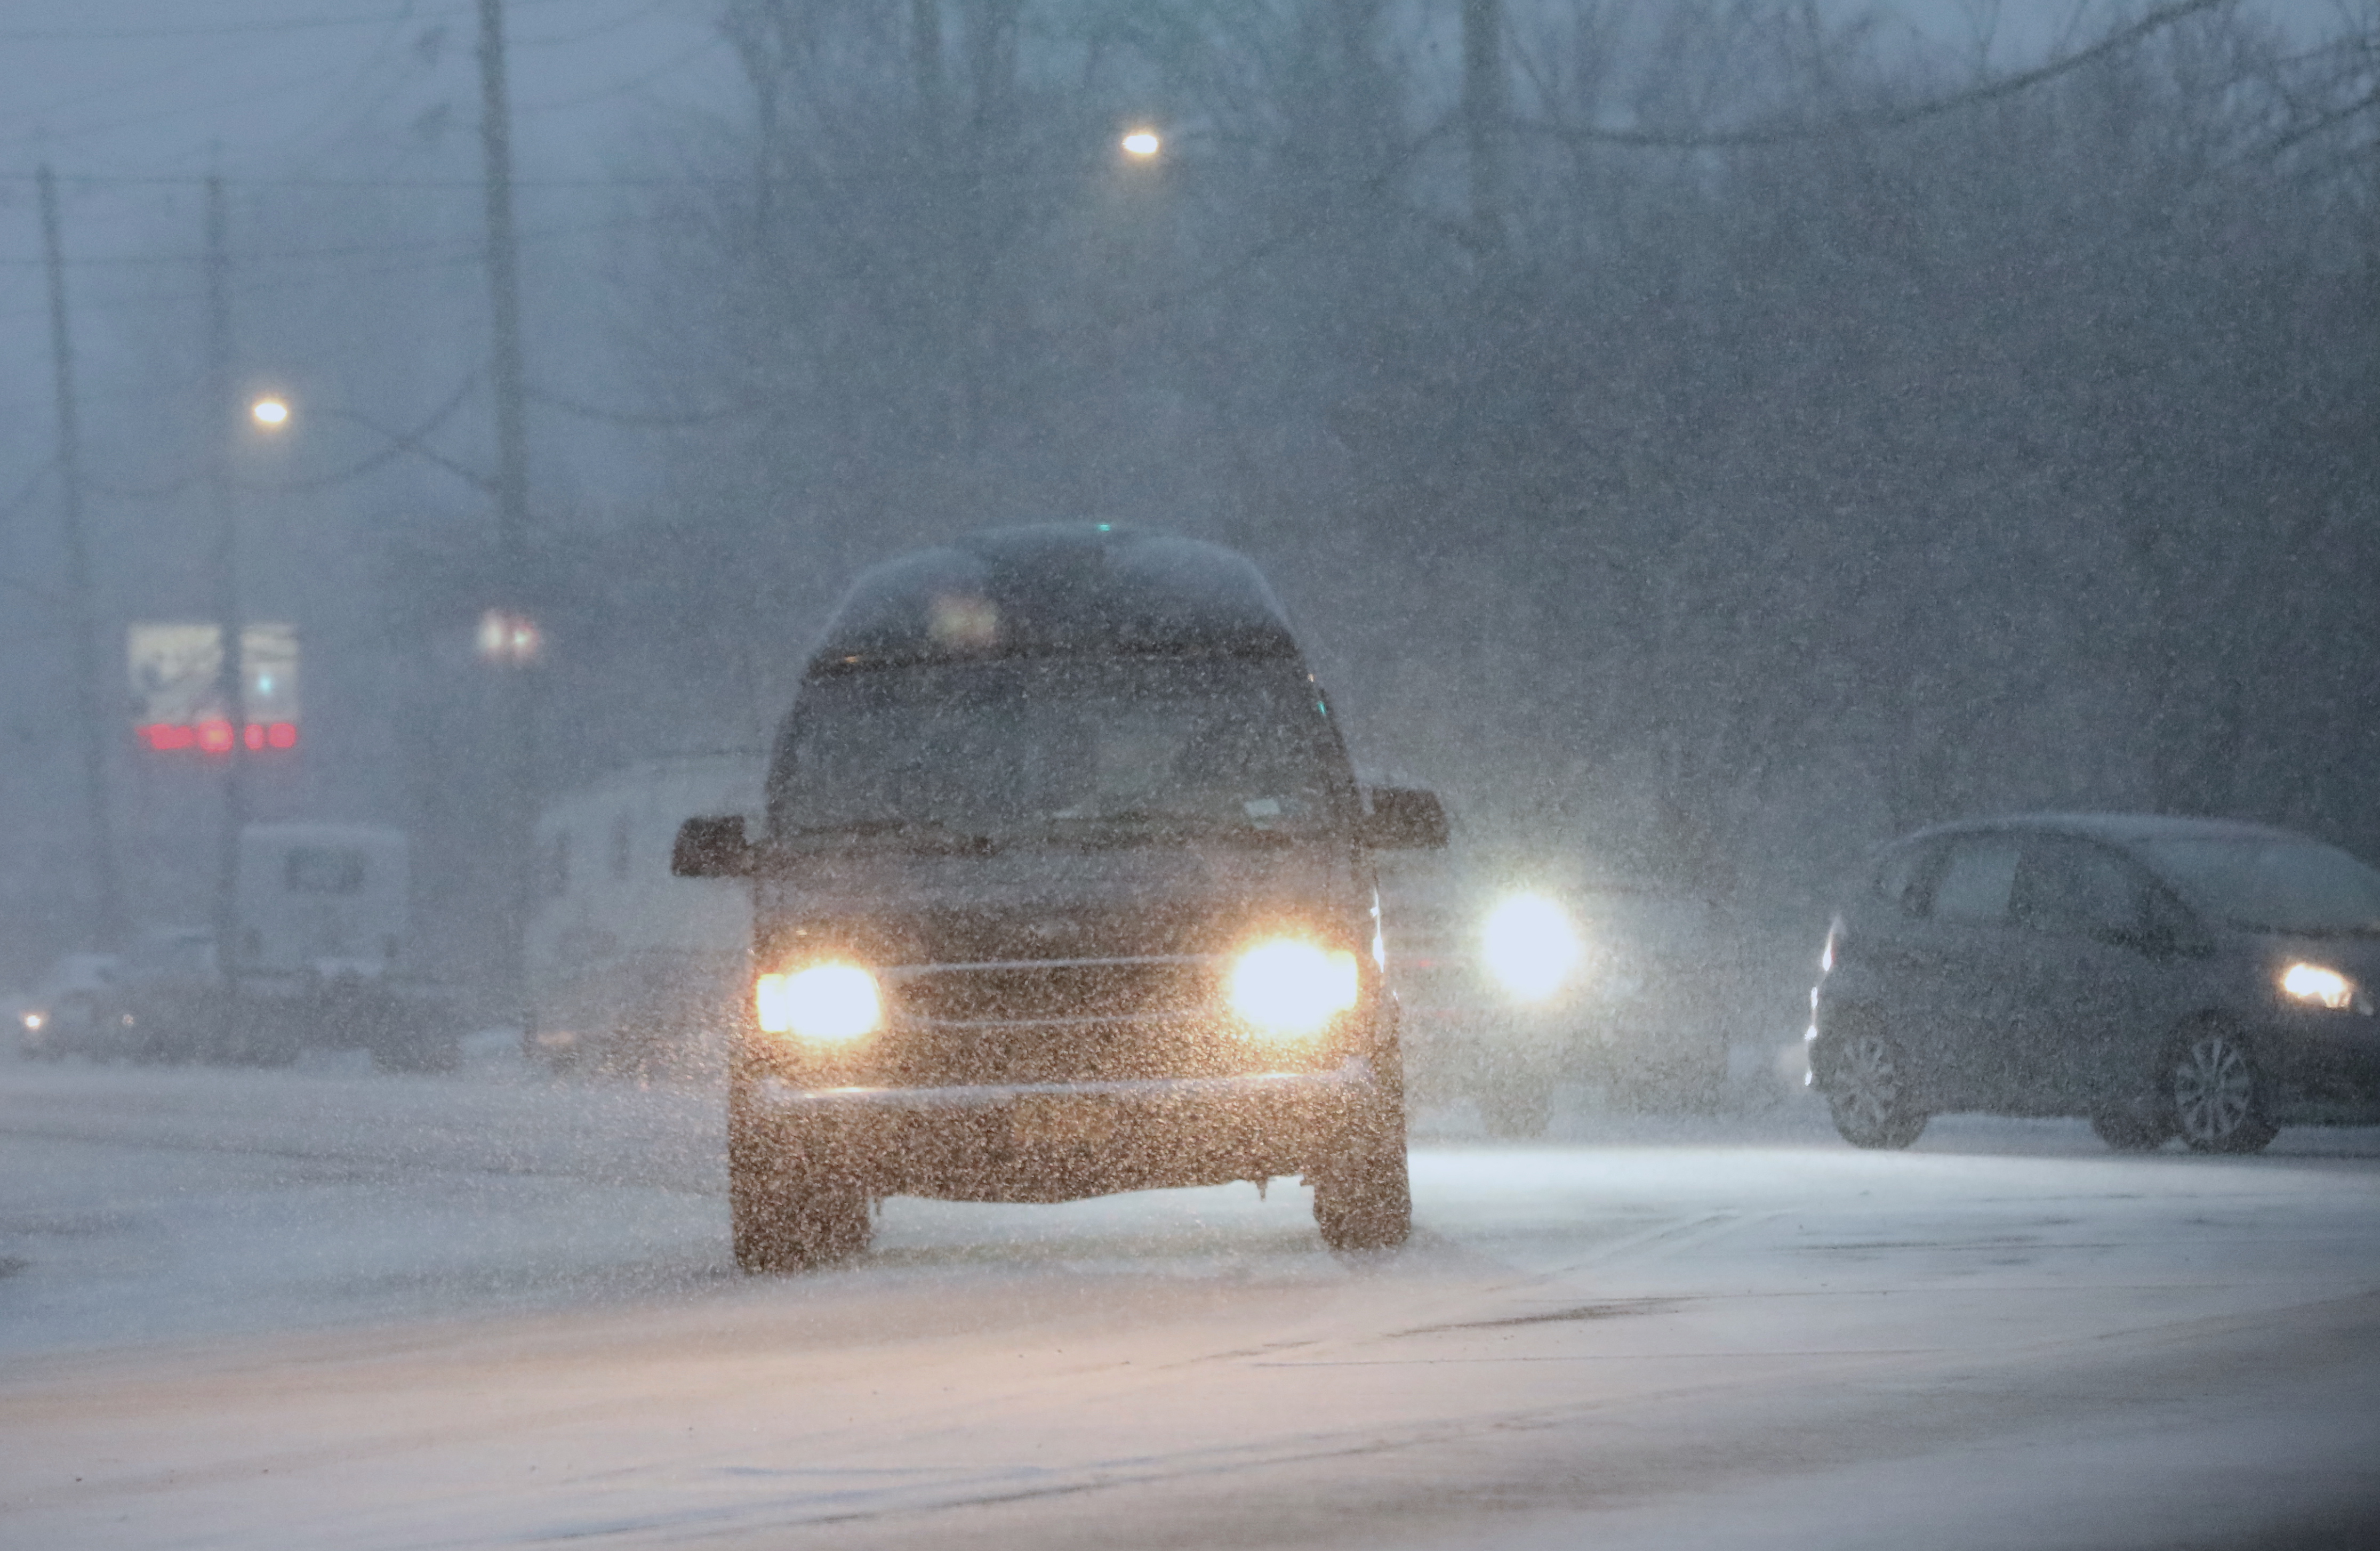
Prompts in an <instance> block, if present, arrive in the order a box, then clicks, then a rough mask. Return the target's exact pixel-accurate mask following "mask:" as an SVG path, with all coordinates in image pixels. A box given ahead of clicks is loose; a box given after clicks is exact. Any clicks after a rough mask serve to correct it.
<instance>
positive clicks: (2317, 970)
mask: <svg viewBox="0 0 2380 1551" xmlns="http://www.w3.org/2000/svg"><path fill="white" fill-rule="evenodd" d="M2281 989H2283V990H2284V991H2287V992H2288V993H2289V995H2291V996H2293V997H2295V998H2296V999H2297V1000H2300V1001H2311V1002H2313V1003H2314V1004H2315V1005H2316V1006H2320V1007H2327V1008H2329V1009H2331V1010H2332V1011H2333V1012H2344V1011H2345V1010H2346V1009H2348V1008H2350V1007H2352V1006H2354V1005H2355V982H2354V981H2352V980H2350V979H2349V978H2348V977H2347V976H2346V975H2341V974H2339V973H2338V971H2337V970H2335V969H2325V967H2323V966H2322V965H2321V964H2309V963H2294V964H2291V965H2289V968H2287V969H2285V970H2283V971H2282V972H2281Z"/></svg>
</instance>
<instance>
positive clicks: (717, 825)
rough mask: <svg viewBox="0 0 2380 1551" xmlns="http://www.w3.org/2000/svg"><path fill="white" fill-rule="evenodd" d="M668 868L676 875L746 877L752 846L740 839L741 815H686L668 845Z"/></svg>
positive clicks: (681, 876) (742, 822)
mask: <svg viewBox="0 0 2380 1551" xmlns="http://www.w3.org/2000/svg"><path fill="white" fill-rule="evenodd" d="M670 871H671V872H673V873H674V874H676V875H677V876H678V877H680V878H749V877H750V876H752V846H751V843H750V842H748V841H747V840H746V839H745V838H744V816H743V815H742V814H740V813H731V814H729V815H727V816H726V817H725V818H689V819H687V820H686V822H685V823H683V824H681V825H679V826H678V827H677V841H676V843H674V845H672V846H671V847H670Z"/></svg>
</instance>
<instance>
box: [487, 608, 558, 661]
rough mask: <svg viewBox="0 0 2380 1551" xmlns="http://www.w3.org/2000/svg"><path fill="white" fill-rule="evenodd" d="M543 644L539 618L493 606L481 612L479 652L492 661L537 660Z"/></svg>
mask: <svg viewBox="0 0 2380 1551" xmlns="http://www.w3.org/2000/svg"><path fill="white" fill-rule="evenodd" d="M544 644H545V642H544V638H543V636H540V634H539V632H538V628H537V621H535V620H533V619H531V618H529V617H528V615H527V614H514V613H506V612H504V610H502V609H490V610H489V611H488V612H486V613H484V614H481V615H480V656H481V657H483V658H485V659H487V660H489V661H491V662H510V663H513V664H516V665H518V664H522V663H528V662H534V661H536V660H537V654H538V651H539V648H541V647H542V646H543V645H544Z"/></svg>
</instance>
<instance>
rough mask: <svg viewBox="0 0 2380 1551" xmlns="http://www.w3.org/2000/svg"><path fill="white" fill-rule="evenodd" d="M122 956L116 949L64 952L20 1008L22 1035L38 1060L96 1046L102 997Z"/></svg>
mask: <svg viewBox="0 0 2380 1551" xmlns="http://www.w3.org/2000/svg"><path fill="white" fill-rule="evenodd" d="M120 963H121V961H120V960H119V959H118V957H117V956H116V955H115V954H114V953H65V954H61V955H60V956H59V957H58V959H57V962H56V963H53V964H52V965H51V966H50V968H49V972H48V973H47V974H45V975H42V979H41V983H40V984H38V985H36V986H35V987H34V988H33V989H32V991H31V992H30V994H29V995H27V996H26V997H24V998H23V999H22V1000H21V1001H20V1002H19V1003H18V1006H17V1009H16V1019H17V1029H18V1041H19V1045H20V1048H22V1049H23V1050H24V1053H25V1054H26V1055H27V1056H28V1057H29V1058H30V1059H32V1060H57V1059H59V1058H60V1057H62V1056H65V1055H67V1053H69V1052H70V1051H76V1050H85V1049H89V1048H91V1046H92V1044H93V1041H94V1036H95V1031H96V1029H97V1025H98V1021H99V1019H100V1017H101V1015H102V1012H101V1002H102V1001H103V1000H104V998H105V997H106V994H107V991H108V988H109V987H110V986H111V985H113V984H114V983H115V974H116V971H117V968H118V967H119V965H120Z"/></svg>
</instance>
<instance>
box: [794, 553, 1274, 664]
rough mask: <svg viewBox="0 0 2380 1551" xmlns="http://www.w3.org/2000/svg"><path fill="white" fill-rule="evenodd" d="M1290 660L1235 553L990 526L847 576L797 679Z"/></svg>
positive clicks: (1264, 601) (1262, 586)
mask: <svg viewBox="0 0 2380 1551" xmlns="http://www.w3.org/2000/svg"><path fill="white" fill-rule="evenodd" d="M1078 652H1079V653H1092V654H1101V655H1107V654H1140V655H1165V656H1177V655H1178V656H1209V655H1212V656H1233V657H1289V658H1294V657H1295V656H1296V655H1297V645H1296V641H1295V639H1294V637H1293V636H1292V635H1291V634H1290V628H1289V618H1288V615H1287V614H1286V613H1285V612H1283V611H1282V609H1281V602H1280V600H1278V599H1276V598H1275V597H1274V596H1273V593H1272V588H1270V587H1269V586H1267V585H1266V583H1265V579H1264V576H1263V574H1262V573H1261V572H1259V571H1258V570H1257V568H1256V565H1255V563H1253V562H1251V561H1250V560H1249V559H1248V558H1247V557H1246V556H1245V555H1243V554H1240V553H1237V552H1236V551H1232V550H1227V549H1224V548H1222V547H1221V546H1220V545H1217V544H1206V543H1201V542H1199V541H1198V540H1196V539H1176V538H1172V537H1170V536H1167V535H1163V534H1150V533H1134V532H1129V531H1123V530H1120V529H1117V528H1115V527H1111V525H1108V524H1105V523H1099V524H1090V523H1082V524H1052V525H1048V526H1043V527H1012V528H994V529H991V530H990V531H988V532H983V533H977V534H973V535H971V536H969V537H967V538H965V539H958V540H956V541H954V542H953V543H949V544H945V545H942V546H941V547H939V548H936V549H930V550H920V551H916V552H914V553H911V554H905V555H902V556H900V557H899V558H897V559H894V560H890V561H887V562H885V563H882V564H880V565H876V566H872V567H870V568H869V569H868V570H866V571H864V572H862V573H860V576H859V578H858V579H857V580H856V581H855V582H854V583H853V584H852V586H851V590H850V591H849V592H847V593H845V594H844V599H843V601H842V602H841V603H840V604H838V605H837V606H836V608H835V612H834V615H833V617H832V620H830V621H829V623H828V624H827V627H826V632H825V635H824V636H823V638H822V639H821V640H820V643H819V645H818V648H817V649H816V650H815V651H813V652H812V654H811V656H810V661H809V668H808V676H809V677H812V678H818V677H823V676H828V675H832V674H836V673H850V672H853V671H855V670H858V669H862V668H874V667H883V666H889V665H892V664H896V663H898V664H909V663H920V662H936V661H960V660H981V659H984V658H993V657H1034V656H1059V655H1068V654H1073V653H1078Z"/></svg>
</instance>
